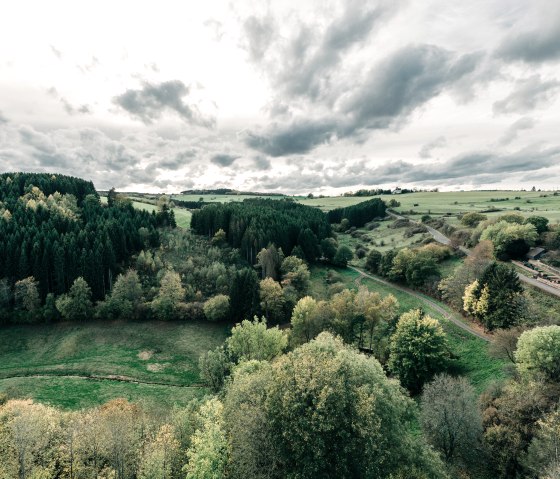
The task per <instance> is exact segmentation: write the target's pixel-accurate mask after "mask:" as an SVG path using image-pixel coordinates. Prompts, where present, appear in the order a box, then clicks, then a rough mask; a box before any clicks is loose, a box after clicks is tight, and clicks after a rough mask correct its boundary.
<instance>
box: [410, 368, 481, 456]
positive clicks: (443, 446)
mask: <svg viewBox="0 0 560 479" xmlns="http://www.w3.org/2000/svg"><path fill="white" fill-rule="evenodd" d="M477 399H478V398H477V396H476V394H475V391H474V389H473V387H472V386H471V385H470V383H469V382H468V381H467V380H466V379H465V378H454V377H452V376H448V375H446V374H439V375H437V376H436V377H435V378H434V380H433V381H432V382H430V383H429V384H426V385H425V386H424V391H423V393H422V399H421V402H420V406H421V408H420V410H421V413H420V418H421V423H422V429H423V431H424V434H425V435H426V438H427V439H428V441H429V442H430V444H432V446H434V448H435V449H436V450H437V451H438V452H440V453H441V455H442V456H443V458H444V459H445V461H447V462H449V463H456V462H457V461H458V460H462V461H464V462H467V463H468V462H470V461H472V460H473V458H474V455H475V454H476V450H477V449H478V448H479V447H480V443H481V439H482V417H481V415H480V411H479V409H478V401H477Z"/></svg>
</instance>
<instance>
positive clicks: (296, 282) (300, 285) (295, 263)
mask: <svg viewBox="0 0 560 479" xmlns="http://www.w3.org/2000/svg"><path fill="white" fill-rule="evenodd" d="M280 272H281V273H282V284H283V285H284V286H292V287H293V288H294V289H295V290H296V291H297V293H298V295H299V296H300V297H303V296H305V295H306V293H307V291H308V290H309V287H310V281H309V279H310V277H311V275H310V273H309V268H308V267H307V265H306V264H305V261H303V260H302V259H300V258H297V257H295V256H286V258H284V261H282V265H281V267H280Z"/></svg>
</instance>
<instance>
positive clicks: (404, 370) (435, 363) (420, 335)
mask: <svg viewBox="0 0 560 479" xmlns="http://www.w3.org/2000/svg"><path fill="white" fill-rule="evenodd" d="M448 357H449V351H448V347H447V340H446V338H445V333H444V332H443V328H442V327H441V324H440V323H439V321H437V320H436V319H433V318H431V317H430V316H424V315H423V314H422V312H421V311H420V310H418V309H416V310H413V311H409V312H408V313H404V314H403V315H401V317H400V318H399V322H398V323H397V329H396V331H395V334H393V336H392V337H391V345H390V354H389V363H388V366H389V370H390V371H391V372H392V373H393V374H394V375H395V376H398V378H399V379H400V381H401V384H402V385H403V386H404V387H406V388H407V389H409V390H410V391H412V392H414V393H417V392H419V391H420V390H421V388H422V385H423V384H424V383H425V382H426V381H429V380H430V379H431V378H432V377H433V376H434V375H435V374H437V373H440V372H442V371H444V370H445V368H446V367H447V360H448Z"/></svg>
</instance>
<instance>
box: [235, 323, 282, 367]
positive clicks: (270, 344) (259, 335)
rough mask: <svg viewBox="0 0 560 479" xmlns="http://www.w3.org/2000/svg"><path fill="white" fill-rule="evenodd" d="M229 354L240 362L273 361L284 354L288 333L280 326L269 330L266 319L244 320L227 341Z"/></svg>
mask: <svg viewBox="0 0 560 479" xmlns="http://www.w3.org/2000/svg"><path fill="white" fill-rule="evenodd" d="M226 344H227V349H228V352H229V353H230V354H231V355H232V356H233V357H234V358H236V359H237V360H238V361H248V360H251V359H256V360H257V361H262V360H267V361H269V360H271V359H273V358H275V357H276V356H278V355H280V354H282V352H283V351H284V350H285V349H286V346H287V345H288V337H287V335H286V333H285V332H284V331H282V330H280V329H278V326H275V327H274V328H267V325H266V319H265V318H262V319H260V320H259V319H258V318H257V317H256V316H255V318H254V319H253V321H248V320H246V319H245V320H243V321H242V322H241V324H238V325H236V326H235V327H234V328H233V329H232V330H231V336H230V337H229V338H228V339H227V340H226Z"/></svg>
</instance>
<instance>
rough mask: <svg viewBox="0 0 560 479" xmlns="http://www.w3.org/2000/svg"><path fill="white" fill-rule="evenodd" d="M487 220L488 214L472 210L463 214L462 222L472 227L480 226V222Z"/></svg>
mask: <svg viewBox="0 0 560 479" xmlns="http://www.w3.org/2000/svg"><path fill="white" fill-rule="evenodd" d="M485 220H486V215H483V214H482V213H477V212H476V211H471V212H470V213H465V214H464V215H463V216H461V223H463V224H464V225H465V226H470V227H471V228H474V227H475V226H478V223H480V222H481V221H485Z"/></svg>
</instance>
